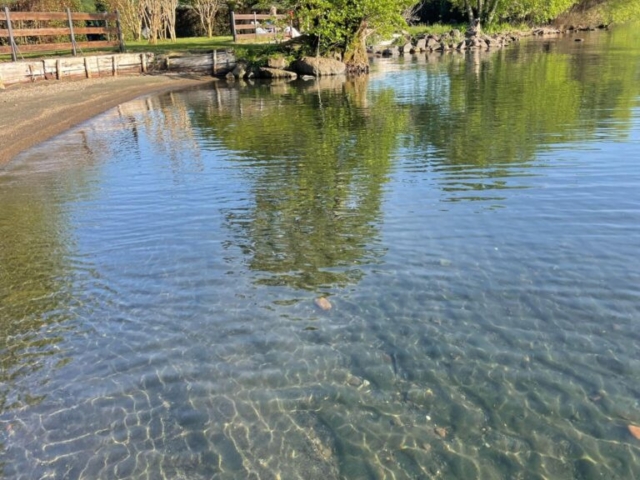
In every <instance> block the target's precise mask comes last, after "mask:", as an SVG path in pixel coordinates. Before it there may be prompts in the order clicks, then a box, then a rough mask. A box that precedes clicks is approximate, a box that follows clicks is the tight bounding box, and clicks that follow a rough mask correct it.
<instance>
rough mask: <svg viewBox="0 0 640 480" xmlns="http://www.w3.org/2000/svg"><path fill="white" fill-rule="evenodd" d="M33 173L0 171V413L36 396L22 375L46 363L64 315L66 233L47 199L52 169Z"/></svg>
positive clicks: (59, 214) (68, 298)
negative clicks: (16, 176) (27, 177)
mask: <svg viewBox="0 0 640 480" xmlns="http://www.w3.org/2000/svg"><path fill="white" fill-rule="evenodd" d="M36 176H39V178H37V179H34V180H35V181H32V182H25V181H15V182H13V181H11V178H10V175H7V176H2V177H0V205H1V206H2V207H1V208H0V413H2V412H4V411H6V410H7V409H10V408H19V407H23V406H25V405H29V404H32V403H33V402H36V401H38V399H37V398H35V397H32V396H31V395H30V393H29V390H30V389H29V388H27V387H24V386H22V384H21V379H22V378H23V377H25V376H27V375H28V374H30V373H32V372H35V371H37V370H40V369H42V368H44V367H45V366H46V365H47V364H48V363H49V361H48V359H47V357H49V356H50V355H52V354H53V353H54V352H55V350H54V349H53V348H52V347H53V345H55V344H57V343H59V342H60V341H61V338H62V337H61V336H59V335H58V333H56V329H55V328H53V329H52V328H50V327H51V325H55V324H59V323H60V322H62V321H64V320H66V319H67V318H69V308H70V304H71V288H70V284H71V278H72V277H71V272H70V267H69V265H68V262H67V260H66V258H67V250H68V248H69V247H70V245H71V239H70V238H68V236H67V234H66V227H65V225H66V219H65V215H64V212H63V211H62V209H61V208H60V204H59V203H58V202H55V201H53V202H52V201H51V196H52V194H53V192H55V191H56V189H57V188H56V186H55V185H54V184H55V183H56V180H57V178H55V177H57V175H51V174H50V173H44V174H42V175H37V174H36ZM43 177H47V178H43ZM69 180H70V183H73V176H72V175H70V176H69Z"/></svg>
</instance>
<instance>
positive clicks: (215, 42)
mask: <svg viewBox="0 0 640 480" xmlns="http://www.w3.org/2000/svg"><path fill="white" fill-rule="evenodd" d="M125 46H126V51H127V53H143V52H151V53H155V54H156V55H159V54H165V55H172V54H178V53H202V52H210V51H212V50H227V49H233V50H236V51H238V55H240V51H242V53H243V57H248V58H253V57H259V56H261V55H263V54H264V53H265V52H271V51H274V50H277V46H276V45H274V44H265V43H249V42H243V43H238V44H236V43H233V38H232V37H231V36H224V37H213V38H207V37H192V38H178V39H177V41H176V42H175V43H174V42H171V41H170V40H161V41H158V43H156V44H155V45H151V44H150V43H149V42H148V41H147V40H139V41H127V42H125ZM114 52H116V49H83V50H82V52H78V53H79V54H80V55H84V54H88V53H91V54H101V53H106V54H110V53H114ZM70 55H71V52H70V51H69V50H60V51H55V52H32V53H25V54H24V55H22V56H20V57H19V60H21V59H22V58H24V59H25V60H33V59H38V58H47V57H56V56H70ZM10 60H11V55H0V61H10Z"/></svg>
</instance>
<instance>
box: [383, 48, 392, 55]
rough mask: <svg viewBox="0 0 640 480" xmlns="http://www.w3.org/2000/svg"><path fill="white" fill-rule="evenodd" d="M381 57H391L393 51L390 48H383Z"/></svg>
mask: <svg viewBox="0 0 640 480" xmlns="http://www.w3.org/2000/svg"><path fill="white" fill-rule="evenodd" d="M382 56H383V57H393V50H391V49H390V48H385V49H384V50H383V51H382Z"/></svg>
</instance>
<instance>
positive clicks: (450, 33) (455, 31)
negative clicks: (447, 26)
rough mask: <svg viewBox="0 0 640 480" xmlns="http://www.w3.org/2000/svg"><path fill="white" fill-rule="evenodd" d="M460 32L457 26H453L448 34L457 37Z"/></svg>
mask: <svg viewBox="0 0 640 480" xmlns="http://www.w3.org/2000/svg"><path fill="white" fill-rule="evenodd" d="M461 35H462V34H461V33H460V30H458V29H457V28H454V29H453V30H451V31H450V32H449V36H450V37H451V38H459V37H460V36H461Z"/></svg>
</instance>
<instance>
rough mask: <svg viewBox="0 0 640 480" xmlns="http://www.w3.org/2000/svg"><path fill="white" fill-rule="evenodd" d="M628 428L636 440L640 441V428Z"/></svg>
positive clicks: (630, 426)
mask: <svg viewBox="0 0 640 480" xmlns="http://www.w3.org/2000/svg"><path fill="white" fill-rule="evenodd" d="M627 428H628V429H629V433H630V434H631V435H633V437H634V438H637V439H638V440H640V427H637V426H635V425H629V426H628V427H627Z"/></svg>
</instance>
